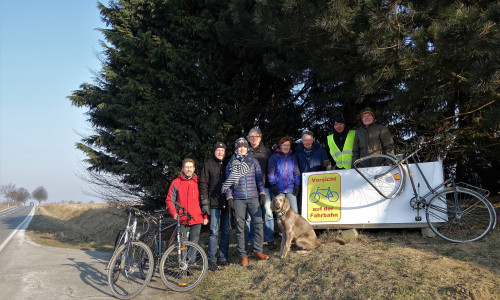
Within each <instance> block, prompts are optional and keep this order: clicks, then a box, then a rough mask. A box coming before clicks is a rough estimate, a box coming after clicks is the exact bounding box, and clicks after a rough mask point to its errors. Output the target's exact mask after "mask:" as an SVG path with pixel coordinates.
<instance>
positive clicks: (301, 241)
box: [272, 196, 321, 258]
mask: <svg viewBox="0 0 500 300" xmlns="http://www.w3.org/2000/svg"><path fill="white" fill-rule="evenodd" d="M272 208H273V211H274V212H275V213H276V214H277V215H278V226H279V227H280V229H281V232H282V234H283V236H282V238H281V248H280V253H279V257H280V258H285V257H286V255H287V254H288V251H290V246H291V244H292V241H293V242H295V245H296V246H297V247H299V248H301V249H303V250H301V251H297V253H301V254H305V253H309V252H311V251H313V250H314V249H316V248H318V247H319V246H320V245H321V244H320V242H319V241H318V238H317V237H316V233H315V232H314V229H313V228H312V226H311V224H309V222H307V220H306V219H304V218H303V217H302V216H301V215H299V214H298V213H296V212H294V211H293V210H291V209H290V202H289V201H288V199H287V198H285V197H284V196H277V197H276V198H274V199H273V207H272Z"/></svg>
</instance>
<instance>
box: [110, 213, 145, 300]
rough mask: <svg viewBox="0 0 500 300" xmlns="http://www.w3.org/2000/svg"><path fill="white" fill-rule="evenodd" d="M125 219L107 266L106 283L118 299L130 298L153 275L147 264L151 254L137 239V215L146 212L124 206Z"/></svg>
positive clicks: (143, 214) (137, 292)
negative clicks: (126, 217)
mask: <svg viewBox="0 0 500 300" xmlns="http://www.w3.org/2000/svg"><path fill="white" fill-rule="evenodd" d="M125 210H126V212H127V213H128V221H127V226H126V227H125V229H124V230H123V231H122V232H121V234H119V237H118V236H117V239H116V240H115V250H114V252H113V255H112V256H111V259H110V260H109V263H108V265H107V267H106V270H108V285H109V287H110V288H111V291H112V293H113V295H114V296H115V297H117V298H119V299H130V298H133V297H135V296H136V295H137V294H139V293H140V292H141V291H142V289H144V287H145V286H146V285H147V284H148V282H149V280H150V279H151V276H152V275H153V268H149V266H150V265H151V260H152V259H153V254H152V253H151V250H150V249H149V247H148V246H147V245H146V244H144V243H143V242H141V241H139V236H138V234H137V233H136V229H137V219H138V217H139V216H145V215H146V213H145V212H143V211H141V210H139V209H137V208H134V207H130V206H127V207H126V208H125Z"/></svg>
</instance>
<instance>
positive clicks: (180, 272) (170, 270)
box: [152, 202, 208, 292]
mask: <svg viewBox="0 0 500 300" xmlns="http://www.w3.org/2000/svg"><path fill="white" fill-rule="evenodd" d="M174 204H175V207H176V210H177V214H178V218H177V220H174V221H173V222H172V223H171V224H168V225H166V226H164V227H162V225H161V219H160V222H158V230H157V231H156V234H155V235H154V239H153V240H154V242H153V243H152V244H153V245H154V248H155V250H154V252H155V253H156V254H155V255H156V257H160V256H161V260H160V263H159V265H158V266H159V271H160V275H161V279H162V281H163V283H164V284H165V285H166V286H167V287H168V288H170V289H172V290H174V291H177V292H186V291H189V290H191V289H193V288H195V287H196V286H197V285H199V284H200V283H201V282H202V280H203V278H205V275H206V274H207V270H208V258H207V254H206V253H205V251H204V250H203V248H201V246H200V245H198V244H196V243H193V242H190V241H187V239H188V237H189V236H188V234H186V235H185V236H184V234H183V233H182V232H181V230H180V228H181V227H180V225H181V223H180V219H181V217H184V216H187V218H188V220H190V219H192V218H193V217H192V216H191V214H190V213H189V212H187V211H186V209H185V208H184V207H183V206H182V205H180V204H179V203H177V202H174ZM162 232H163V233H165V232H171V234H170V238H169V240H168V242H167V243H166V244H165V245H163V243H162ZM174 240H175V243H173V244H172V242H173V241H174ZM162 247H165V248H167V250H166V251H165V253H163V255H159V254H160V253H161V249H162Z"/></svg>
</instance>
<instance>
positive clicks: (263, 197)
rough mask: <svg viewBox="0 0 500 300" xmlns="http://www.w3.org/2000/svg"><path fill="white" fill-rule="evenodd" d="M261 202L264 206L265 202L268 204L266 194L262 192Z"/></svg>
mask: <svg viewBox="0 0 500 300" xmlns="http://www.w3.org/2000/svg"><path fill="white" fill-rule="evenodd" d="M259 203H260V205H261V206H263V205H264V204H266V194H265V193H264V194H260V195H259Z"/></svg>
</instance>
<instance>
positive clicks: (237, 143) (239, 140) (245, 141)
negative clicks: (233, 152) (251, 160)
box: [234, 137, 250, 149]
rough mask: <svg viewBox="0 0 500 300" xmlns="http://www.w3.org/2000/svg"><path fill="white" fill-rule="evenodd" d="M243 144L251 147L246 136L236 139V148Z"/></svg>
mask: <svg viewBox="0 0 500 300" xmlns="http://www.w3.org/2000/svg"><path fill="white" fill-rule="evenodd" d="M241 146H244V147H247V148H250V147H249V146H248V142H247V140H245V138H242V137H240V138H238V139H237V140H236V142H235V143H234V149H238V148H239V147H241Z"/></svg>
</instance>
